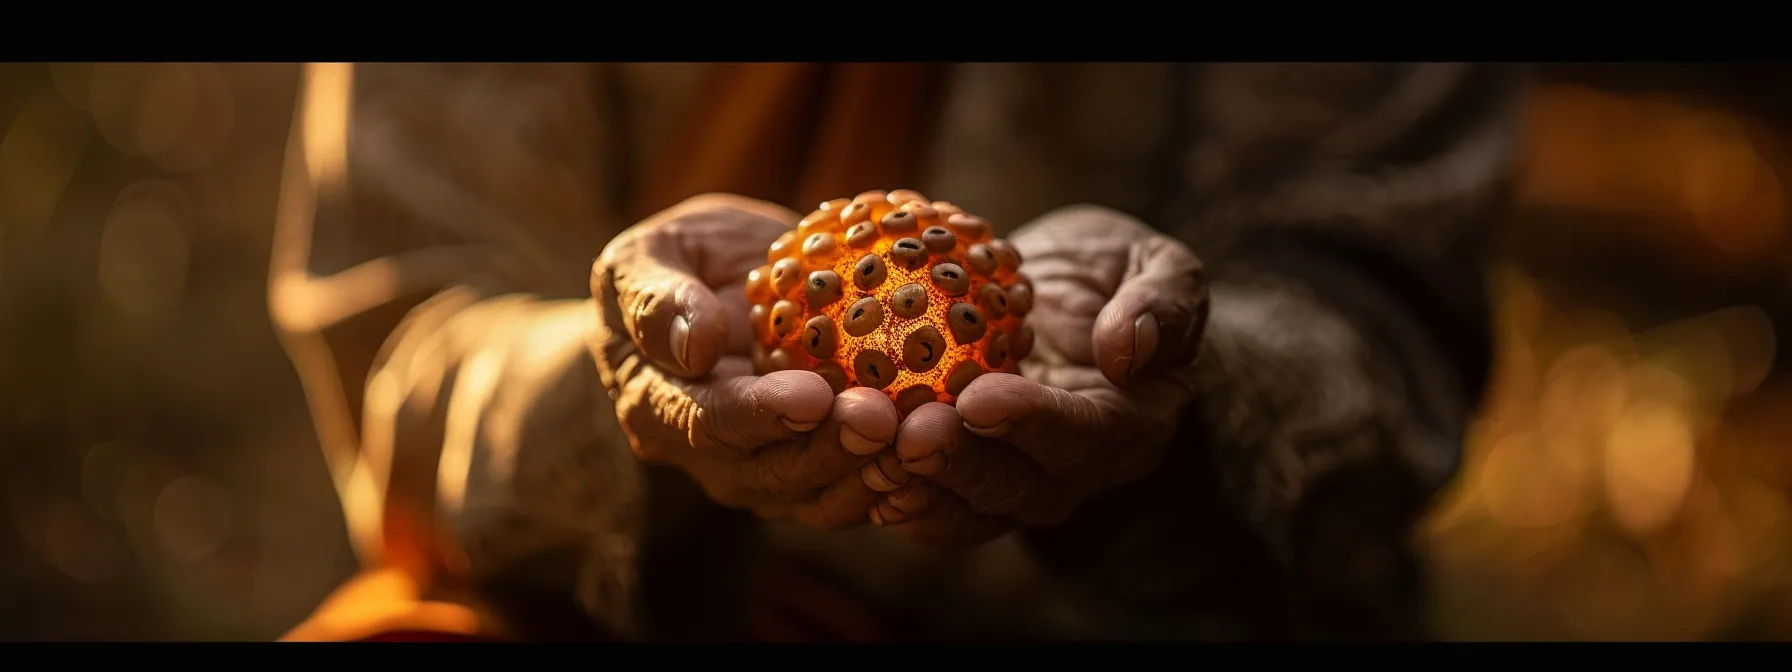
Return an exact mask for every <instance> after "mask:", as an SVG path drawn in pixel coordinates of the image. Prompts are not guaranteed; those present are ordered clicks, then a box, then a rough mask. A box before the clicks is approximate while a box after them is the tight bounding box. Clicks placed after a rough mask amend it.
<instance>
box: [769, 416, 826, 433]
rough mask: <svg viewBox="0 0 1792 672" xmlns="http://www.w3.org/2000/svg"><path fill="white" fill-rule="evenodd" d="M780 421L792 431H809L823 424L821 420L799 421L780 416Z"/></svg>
mask: <svg viewBox="0 0 1792 672" xmlns="http://www.w3.org/2000/svg"><path fill="white" fill-rule="evenodd" d="M778 422H779V424H782V425H784V426H785V427H789V428H790V431H793V432H807V431H810V430H813V429H815V428H816V427H820V426H821V423H819V422H797V421H795V420H791V419H790V418H784V417H780V418H778Z"/></svg>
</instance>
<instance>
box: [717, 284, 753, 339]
mask: <svg viewBox="0 0 1792 672" xmlns="http://www.w3.org/2000/svg"><path fill="white" fill-rule="evenodd" d="M745 285H746V281H744V280H742V281H739V282H735V283H733V284H729V285H726V286H723V287H718V288H716V290H715V295H716V298H719V299H721V300H722V314H724V315H726V316H727V317H726V318H725V319H724V320H723V321H724V322H725V323H727V324H731V325H746V324H750V323H751V321H752V313H751V311H752V306H751V305H749V304H748V303H747V291H746V286H745ZM722 352H723V353H724V354H728V355H737V356H743V357H745V356H749V355H751V354H752V352H753V330H752V329H751V328H750V327H744V326H743V327H741V328H739V329H729V330H728V342H727V343H726V344H724V345H723V348H722Z"/></svg>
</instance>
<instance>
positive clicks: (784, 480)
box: [591, 195, 897, 530]
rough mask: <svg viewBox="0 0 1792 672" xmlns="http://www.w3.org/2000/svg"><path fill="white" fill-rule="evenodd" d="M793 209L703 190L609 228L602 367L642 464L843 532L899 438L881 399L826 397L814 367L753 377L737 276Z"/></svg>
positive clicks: (760, 256) (866, 501)
mask: <svg viewBox="0 0 1792 672" xmlns="http://www.w3.org/2000/svg"><path fill="white" fill-rule="evenodd" d="M798 219H799V216H798V215H797V214H796V213H794V212H791V211H789V210H787V209H784V208H780V207H778V206H776V205H772V204H769V203H765V202H762V201H756V200H752V199H748V198H744V197H740V196H731V195H705V196H698V197H695V198H692V199H690V200H687V201H685V202H683V203H680V204H678V205H676V206H673V207H672V208H669V209H667V210H665V211H663V212H660V213H658V214H656V215H653V216H652V217H649V218H647V219H646V220H645V221H642V222H641V223H639V224H636V225H634V226H632V227H630V228H629V229H628V230H627V231H625V232H623V233H622V234H621V235H619V236H617V237H616V239H615V240H612V241H611V242H610V244H609V245H608V246H606V247H605V248H604V251H603V254H602V256H600V257H599V258H598V260H597V262H596V264H594V265H593V266H592V273H591V290H592V295H593V296H594V297H596V300H597V304H598V311H599V314H598V330H597V339H598V342H597V344H596V348H595V351H596V352H595V354H596V358H597V362H598V370H599V373H600V374H601V375H602V377H603V382H604V386H605V387H606V388H607V389H608V390H609V394H610V398H611V399H613V400H614V401H615V405H616V416H617V418H618V419H619V420H620V421H621V424H622V428H623V431H624V432H625V433H626V434H627V435H628V439H629V445H630V446H631V447H632V448H633V449H634V451H635V454H636V455H637V456H639V457H640V458H641V459H642V460H643V461H645V462H648V463H656V464H669V465H673V466H676V467H678V468H680V469H682V470H684V471H685V472H686V473H687V474H689V475H690V476H691V478H692V479H693V480H695V481H696V482H697V484H698V485H700V486H702V487H703V490H704V492H706V493H708V495H709V496H710V498H712V499H714V500H715V501H716V502H717V503H720V504H723V505H726V506H733V507H739V508H747V509H751V510H752V511H753V512H754V513H756V514H758V515H759V516H761V517H764V518H788V519H793V520H796V521H797V522H801V523H805V524H808V525H812V526H816V527H820V528H824V529H830V530H834V529H843V528H846V527H852V526H854V525H858V524H860V523H863V522H865V521H866V518H867V511H868V510H869V509H870V508H871V506H872V504H874V503H875V502H876V500H877V493H875V492H873V491H872V490H871V489H870V488H868V487H866V486H865V485H864V481H863V479H861V478H860V477H859V470H860V468H861V467H863V465H864V464H865V463H866V462H868V461H870V460H871V459H872V455H875V454H877V453H878V452H879V451H882V450H883V449H884V448H885V447H887V446H889V445H890V444H891V442H892V441H894V440H895V438H896V425H897V414H896V407H895V405H894V404H893V403H892V402H891V401H890V399H889V397H888V396H886V395H884V394H882V393H880V392H878V391H876V390H872V389H869V388H855V389H850V390H847V391H845V392H843V393H841V394H840V395H839V396H838V397H835V396H834V394H833V390H832V389H830V388H829V387H828V384H827V382H826V381H824V380H823V379H822V378H821V376H818V375H816V374H814V373H811V372H808V371H778V372H775V373H771V374H768V375H765V376H754V375H751V374H752V368H753V367H752V364H751V363H750V360H749V350H750V348H751V340H752V330H751V329H750V328H749V325H748V319H747V301H746V292H745V289H744V283H745V281H746V277H747V273H748V272H749V271H751V270H752V269H754V268H756V267H758V266H759V265H761V264H763V263H764V259H765V254H766V249H767V248H768V247H769V246H770V245H771V243H772V241H773V240H775V239H777V237H778V236H779V235H780V234H782V233H783V232H785V231H788V230H790V229H791V228H794V227H795V226H796V222H797V220H798Z"/></svg>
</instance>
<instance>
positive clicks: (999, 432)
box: [964, 420, 1013, 439]
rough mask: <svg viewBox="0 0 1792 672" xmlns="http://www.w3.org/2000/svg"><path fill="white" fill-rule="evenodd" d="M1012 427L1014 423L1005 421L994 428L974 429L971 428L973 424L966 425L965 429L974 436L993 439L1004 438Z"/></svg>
mask: <svg viewBox="0 0 1792 672" xmlns="http://www.w3.org/2000/svg"><path fill="white" fill-rule="evenodd" d="M1012 426H1013V423H1010V422H1008V421H1007V420H1003V421H1002V422H1000V423H998V424H997V425H996V426H994V427H973V426H971V423H968V422H967V423H964V428H965V429H968V430H970V432H971V433H972V434H976V435H977V436H982V437H986V438H991V439H999V438H1002V436H1003V435H1004V434H1007V433H1008V428H1009V427H1012Z"/></svg>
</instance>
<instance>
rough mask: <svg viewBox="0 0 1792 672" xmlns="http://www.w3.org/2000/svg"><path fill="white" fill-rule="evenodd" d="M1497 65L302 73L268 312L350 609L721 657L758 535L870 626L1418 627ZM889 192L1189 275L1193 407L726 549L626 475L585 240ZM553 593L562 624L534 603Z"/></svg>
mask: <svg viewBox="0 0 1792 672" xmlns="http://www.w3.org/2000/svg"><path fill="white" fill-rule="evenodd" d="M1521 80H1522V75H1521V73H1520V72H1519V71H1518V70H1516V69H1514V68H1509V67H1504V66H1476V65H1462V64H1387V65H1368V64H1305V65H1303V64H1273V65H1272V64H1226V65H1178V64H971V65H955V66H951V67H950V68H943V67H940V66H928V65H902V64H870V65H866V64H828V65H823V64H727V65H719V66H716V65H699V64H558V65H556V64H520V65H481V64H474V65H466V64H408V65H397V64H392V65H383V64H382V65H356V66H345V65H317V66H311V67H310V68H309V69H308V71H307V75H306V87H305V92H304V95H303V96H302V100H301V102H300V110H299V113H300V114H299V118H298V121H297V122H295V125H294V134H293V141H292V148H293V151H292V152H291V153H290V158H289V166H288V177H289V180H288V183H287V185H286V188H285V191H284V193H283V197H282V203H281V209H280V213H279V223H278V235H277V241H276V249H275V253H274V268H273V277H272V281H271V283H270V287H271V289H270V292H271V304H272V312H273V315H274V320H275V323H276V324H277V325H278V327H279V328H280V331H281V333H282V335H283V337H284V339H285V342H286V343H287V346H288V349H289V351H290V352H291V354H292V356H293V359H294V362H295V364H296V365H297V366H298V368H299V371H300V374H301V377H302V379H303V380H304V383H305V386H306V392H307V394H308V396H309V398H310V401H311V405H312V409H313V413H314V416H315V418H316V421H317V424H318V430H319V435H320V438H321V439H322V441H323V444H324V446H325V451H326V456H327V458H328V460H329V463H330V466H331V471H332V473H333V474H334V476H335V479H336V483H337V486H338V488H339V490H340V491H341V492H342V496H343V501H344V507H345V512H346V513H347V516H348V521H349V527H350V530H351V534H352V535H353V536H354V538H355V543H356V547H357V549H358V550H359V551H360V552H361V554H362V556H363V558H364V560H365V561H366V563H367V564H368V565H369V567H372V568H376V569H377V568H384V570H386V571H398V572H400V573H401V574H402V575H403V576H408V577H414V580H413V583H412V584H410V587H403V586H402V585H401V586H400V587H399V588H389V589H382V590H384V592H383V593H378V594H379V595H383V596H384V597H381V598H379V599H388V600H393V601H399V602H405V601H407V600H408V601H410V602H412V603H414V602H415V601H416V600H418V599H422V598H427V597H429V596H430V595H431V591H434V592H435V593H438V594H440V595H439V596H440V599H441V600H443V601H444V603H445V604H451V605H473V607H474V609H473V611H474V612H475V613H477V614H478V616H477V617H476V618H475V620H479V621H480V622H484V623H488V624H490V626H491V627H492V628H504V629H506V630H508V631H509V632H511V633H512V634H513V636H519V637H546V638H562V637H573V636H576V632H575V631H574V630H564V629H559V628H558V626H564V625H566V622H569V621H579V622H587V623H589V624H592V625H594V626H596V628H597V629H598V630H601V631H603V632H606V633H609V634H610V635H613V636H623V637H656V638H678V637H698V638H716V637H735V636H742V631H741V630H739V624H738V623H737V622H736V620H735V619H734V618H732V616H731V615H732V614H735V613H737V612H736V611H735V610H734V609H732V608H729V607H728V605H731V604H732V603H733V602H732V600H730V599H729V596H730V595H731V594H732V591H731V590H730V589H731V588H732V587H738V586H739V585H741V584H743V583H744V581H742V580H740V575H739V574H738V572H740V571H744V570H745V568H747V567H749V566H751V562H750V560H749V559H750V558H754V557H758V556H757V555H753V554H749V553H746V552H745V551H744V550H741V549H746V548H750V547H751V546H750V542H751V541H752V540H753V539H762V540H765V541H768V542H769V546H770V547H771V548H772V549H774V550H776V551H777V553H778V555H779V556H780V557H786V558H797V559H800V560H801V561H803V562H805V563H808V564H806V565H805V566H813V567H822V568H826V569H827V571H828V572H829V573H830V574H831V575H832V576H837V577H839V578H840V579H841V580H842V582H843V585H846V586H849V587H850V590H851V592H852V593H853V594H854V595H855V596H857V597H858V598H859V599H861V600H862V601H863V602H864V603H865V604H869V605H873V606H875V607H876V608H877V610H878V612H879V613H880V614H882V615H885V616H889V617H893V618H896V620H897V622H903V621H904V620H906V622H907V623H909V624H910V627H908V628H906V629H902V630H899V631H898V634H900V635H902V636H911V637H925V638H975V637H989V636H1010V637H1041V638H1073V639H1098V638H1245V637H1282V636H1291V635H1301V636H1328V635H1333V636H1348V637H1389V636H1393V637H1414V636H1419V634H1420V629H1419V621H1420V619H1419V608H1420V606H1421V604H1422V599H1421V593H1420V591H1419V585H1420V583H1419V580H1418V572H1417V568H1416V563H1415V562H1414V560H1413V558H1412V554H1411V550H1410V549H1409V548H1408V543H1407V542H1408V539H1407V536H1408V534H1409V531H1410V529H1409V528H1410V524H1411V523H1412V522H1413V520H1414V519H1415V518H1416V517H1417V516H1418V515H1419V514H1420V513H1421V512H1422V511H1423V509H1424V507H1425V505H1426V503H1427V500H1428V499H1429V497H1430V496H1431V495H1432V494H1433V493H1435V492H1436V491H1437V490H1438V489H1439V488H1440V487H1441V486H1442V484H1443V483H1444V482H1446V481H1447V479H1448V478H1449V477H1450V476H1451V475H1452V474H1453V472H1454V469H1455V465H1456V461H1457V458H1458V452H1459V449H1460V438H1461V435H1462V431H1463V429H1464V426H1465V424H1466V420H1467V417H1468V414H1469V413H1470V412H1471V411H1472V410H1473V408H1474V406H1475V404H1476V403H1478V398H1479V394H1480V389H1481V386H1482V384H1483V382H1484V378H1485V375H1486V368H1487V363H1488V362H1487V359H1488V352H1487V349H1488V344H1487V335H1486V325H1485V319H1486V315H1485V308H1484V305H1483V303H1484V297H1483V296H1482V289H1481V285H1480V282H1481V276H1480V270H1481V259H1480V258H1479V254H1478V252H1479V250H1480V249H1481V244H1480V243H1481V241H1482V240H1483V238H1484V236H1485V235H1486V234H1487V228H1488V226H1489V225H1490V224H1491V223H1492V222H1493V221H1494V215H1495V209H1496V208H1497V207H1499V206H1500V205H1501V203H1502V202H1503V196H1504V192H1505V189H1504V187H1505V186H1506V184H1507V178H1508V175H1509V168H1510V164H1511V149H1512V148H1511V142H1512V139H1513V138H1514V134H1515V132H1516V128H1515V127H1514V125H1515V122H1516V119H1517V107H1516V102H1517V100H1516V99H1517V96H1518V94H1519V92H1520V91H1521V90H1522V88H1521V86H1520V83H1521ZM895 187H916V188H919V189H920V190H921V191H922V192H923V193H927V194H929V195H931V196H934V197H936V198H945V199H948V200H952V201H954V202H958V203H960V204H963V205H964V206H966V207H967V208H968V209H970V210H972V211H975V212H978V213H979V214H982V215H985V216H986V217H988V218H990V219H991V220H992V221H994V222H996V223H997V225H998V229H999V230H1003V231H1007V230H1012V229H1013V228H1014V227H1015V226H1018V225H1020V224H1023V223H1025V222H1026V221H1028V220H1030V219H1032V218H1033V217H1036V216H1038V215H1040V214H1042V213H1044V212H1046V211H1048V210H1051V209H1053V208H1055V207H1059V206H1063V205H1068V204H1073V203H1080V202H1091V203H1096V204H1100V205H1106V206H1109V207H1113V208H1115V209H1118V210H1121V211H1124V212H1127V213H1130V214H1133V215H1136V216H1138V217H1140V218H1141V219H1143V220H1145V221H1146V222H1148V223H1151V224H1153V225H1155V226H1158V227H1160V228H1162V229H1164V230H1166V231H1168V232H1171V233H1172V234H1173V235H1176V236H1178V237H1179V238H1181V239H1182V240H1184V241H1185V242H1187V243H1189V244H1190V245H1191V247H1192V248H1193V249H1194V250H1195V251H1196V253H1197V254H1199V255H1201V256H1202V258H1203V259H1204V260H1205V261H1206V263H1207V265H1208V268H1209V270H1210V273H1211V274H1212V275H1213V289H1212V297H1213V302H1214V303H1213V313H1212V316H1211V318H1210V319H1211V322H1210V325H1209V332H1208V337H1207V339H1206V341H1205V343H1204V345H1203V352H1202V357H1201V360H1200V363H1199V364H1198V366H1197V368H1196V373H1197V377H1198V380H1199V381H1200V386H1201V388H1200V395H1199V401H1198V402H1196V403H1195V404H1193V405H1191V406H1190V408H1189V409H1187V412H1186V414H1185V418H1184V420H1185V422H1184V427H1183V430H1182V432H1181V433H1180V435H1179V437H1178V440H1177V443H1176V445H1175V446H1173V447H1172V453H1171V457H1170V459H1168V460H1167V462H1166V464H1165V466H1164V467H1163V469H1161V470H1160V472H1159V474H1158V475H1157V476H1154V477H1152V478H1151V479H1148V480H1147V481H1145V482H1142V483H1139V484H1137V485H1135V486H1130V487H1128V488H1125V489H1122V490H1121V491H1119V492H1116V493H1115V494H1114V495H1112V496H1110V497H1106V498H1104V499H1103V500H1099V501H1097V502H1094V503H1092V504H1091V505H1090V506H1088V507H1086V509H1085V510H1084V511H1083V512H1082V513H1080V514H1079V515H1078V516H1077V517H1075V518H1073V519H1072V520H1071V521H1069V522H1067V523H1065V524H1064V525H1061V526H1059V527H1058V528H1054V529H1049V530H1035V531H1029V532H1028V533H1025V534H1015V535H1009V536H1008V537H1004V538H1003V539H1000V540H998V541H996V542H993V543H991V544H990V545H988V546H986V547H984V548H982V549H979V550H978V551H976V552H974V553H969V554H965V555H959V556H943V555H940V554H936V553H932V552H929V551H926V550H923V549H919V548H916V547H914V546H912V545H910V544H908V543H907V542H905V541H904V540H903V539H901V538H900V537H898V536H896V535H893V534H890V533H888V532H886V531H883V530H878V529H875V528H866V529H861V530H855V531H851V532H845V533H836V534H822V533H816V532H810V531H807V530H801V529H796V528H794V527H791V526H788V525H781V524H773V525H768V526H765V528H766V530H767V531H768V532H769V534H767V535H755V534H753V531H754V530H755V529H757V528H756V527H754V526H751V525H749V524H748V523H747V522H746V521H743V520H742V518H741V517H740V516H738V515H735V514H732V512H723V511H720V510H716V509H714V508H713V507H707V506H704V505H702V504H701V503H693V502H692V501H691V498H690V497H688V496H687V495H688V493H689V492H691V487H690V486H689V484H688V483H686V482H683V481H682V477H680V476H678V475H676V474H670V473H667V472H665V471H664V470H659V469H644V468H642V467H641V466H640V465H639V464H638V463H636V462H635V461H634V460H633V457H632V455H631V454H630V452H629V450H628V448H627V445H626V442H625V441H624V440H623V439H622V437H621V435H620V433H619V431H618V430H617V428H616V427H615V421H614V417H613V415H612V414H611V413H610V409H609V402H608V399H607V397H606V396H605V395H604V394H603V392H602V390H601V389H600V386H599V385H598V382H597V376H596V375H595V371H594V368H593V365H592V363H591V359H590V354H589V352H588V350H587V348H586V347H585V343H584V340H583V337H582V334H585V333H588V331H589V329H590V327H591V321H592V320H593V319H594V315H595V311H594V310H593V309H592V308H591V307H590V305H589V296H588V292H587V289H586V287H587V281H588V278H587V275H588V273H589V267H590V263H591V260H592V258H594V257H595V256H596V255H597V253H598V251H599V250H601V249H602V247H603V245H604V243H605V241H607V240H608V239H609V238H610V237H611V236H613V235H614V234H615V233H616V232H618V231H620V230H621V229H623V228H624V227H626V226H627V225H628V224H629V223H631V222H633V221H635V220H636V219H637V218H639V217H640V216H642V215H643V214H645V213H648V212H652V211H653V210H655V209H658V208H661V207H665V206H668V205H671V204H672V203H673V202H676V201H677V200H678V199H680V198H683V197H687V196H690V195H695V194H696V193H700V192H704V191H715V190H723V191H735V192H740V193H745V194H747V195H751V196H757V197H761V198H767V199H771V200H776V201H780V202H783V203H785V204H786V205H789V206H791V207H793V208H795V209H798V210H804V209H806V208H807V207H809V206H810V205H812V202H816V201H819V200H821V199H823V198H828V197H837V196H850V195H852V194H855V193H857V192H859V191H863V190H866V189H872V188H886V189H887V188H895ZM718 530H733V531H736V532H738V534H737V535H733V536H731V535H727V534H719V533H718ZM735 542H739V543H738V544H736V543H735ZM703 559H715V560H720V562H717V563H715V565H716V566H713V567H711V566H704V565H703V564H702V563H701V562H697V561H698V560H703ZM798 574H802V573H801V572H798ZM376 583H377V582H376ZM385 585H400V584H385ZM370 594H372V593H370ZM574 605H576V607H577V608H576V609H574ZM557 608H558V609H560V610H561V611H562V612H564V613H571V614H577V617H576V618H569V619H560V621H559V622H556V621H554V620H552V619H548V618H546V617H544V616H543V615H544V614H549V613H552V612H555V610H556V609H557ZM449 613H450V614H459V616H450V617H449V620H453V619H454V618H462V621H459V622H462V623H465V622H467V621H465V619H464V617H465V614H464V613H462V612H456V611H452V610H449ZM705 614H709V615H711V618H708V619H705V618H703V616H704V615H705ZM326 622H337V623H338V624H339V621H332V618H321V619H314V620H313V622H311V623H308V624H307V627H310V628H313V630H311V631H310V632H312V633H315V632H318V631H319V630H317V629H316V628H317V627H320V626H319V623H326ZM339 629H340V628H339ZM857 631H858V632H861V635H860V636H863V635H862V632H863V631H864V628H860V629H859V630H857ZM304 632H306V631H305V630H303V629H302V630H301V633H304ZM298 636H300V637H306V636H315V634H312V635H305V634H299V635H298Z"/></svg>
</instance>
